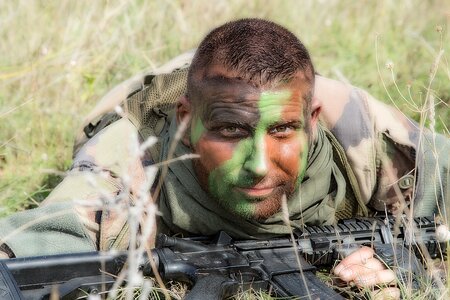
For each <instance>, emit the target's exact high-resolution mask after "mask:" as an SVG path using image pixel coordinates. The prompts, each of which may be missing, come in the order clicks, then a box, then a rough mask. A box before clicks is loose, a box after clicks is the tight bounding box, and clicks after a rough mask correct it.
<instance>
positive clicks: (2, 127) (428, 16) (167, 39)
mask: <svg viewBox="0 0 450 300" xmlns="http://www.w3.org/2000/svg"><path fill="white" fill-rule="evenodd" d="M240 17H261V18H267V19H271V20H274V21H276V22H277V23H280V24H282V25H284V26H286V27H287V28H289V29H290V30H291V31H293V32H294V33H295V34H296V35H297V36H299V37H300V39H301V40H302V41H303V42H304V43H305V45H306V46H307V48H308V49H309V50H310V52H311V55H312V58H313V62H314V63H315V66H316V70H317V71H318V72H319V73H321V74H322V75H325V76H329V77H332V78H335V79H340V80H344V81H349V82H351V83H352V84H354V85H356V86H359V87H362V88H364V89H366V90H368V91H369V92H370V93H371V94H372V95H374V96H375V97H376V98H378V99H380V100H382V101H384V102H386V103H391V104H392V101H393V102H394V103H395V105H397V106H398V107H399V108H400V109H401V110H402V111H404V112H405V113H406V114H407V115H410V116H412V117H413V118H415V119H416V120H418V121H419V118H420V117H421V109H422V106H423V102H424V100H425V95H426V94H427V87H428V86H429V80H430V69H432V66H433V63H434V62H435V60H436V58H437V57H438V56H439V51H440V50H441V49H442V50H444V53H443V55H442V57H441V59H440V61H439V64H438V67H437V71H436V78H435V79H434V80H433V81H432V84H431V90H430V92H431V93H432V94H433V95H434V96H435V99H436V115H435V117H434V119H435V121H436V125H435V127H436V129H437V130H438V131H439V132H443V133H445V134H448V132H449V131H448V128H446V126H449V124H450V122H449V121H450V109H449V107H448V106H449V104H450V67H449V55H448V53H447V52H446V51H449V45H450V42H449V41H450V35H449V30H450V26H449V25H450V2H448V1H445V0H442V1H421V0H409V1H408V0H405V1H350V0H342V1H332V0H331V1H324V0H322V1H319V0H317V1H306V0H305V1H262V0H258V1H244V0H242V1H237V0H231V1H183V0H179V1H162V0H156V1H148V0H141V1H134V0H133V1H131V0H129V1H127V0H123V1H87V0H83V1H68V0H66V1H28V0H16V1H1V2H0V25H1V26H0V39H1V43H0V53H1V55H0V215H6V214H9V213H11V212H13V211H17V210H22V209H26V208H29V207H34V206H36V205H38V203H39V202H40V201H41V200H42V199H44V198H45V196H46V195H47V194H48V192H49V191H50V190H51V188H52V187H54V186H55V185H56V184H57V183H58V182H59V181H60V180H61V177H60V175H58V174H59V173H58V172H59V171H64V170H66V169H67V168H68V167H69V166H70V164H71V148H72V142H73V139H74V135H75V132H76V129H77V128H78V126H79V125H80V124H81V122H82V120H83V118H84V116H85V115H86V114H87V113H88V112H89V111H90V109H92V108H93V107H94V105H95V104H96V103H97V101H98V100H99V99H100V97H101V96H102V95H103V94H105V93H106V92H107V91H108V90H109V89H111V88H112V87H113V86H115V85H116V84H118V83H119V82H121V81H123V80H125V79H127V78H128V77H131V76H132V75H134V74H136V73H137V72H139V71H142V70H146V69H149V68H152V67H156V66H159V65H161V64H163V63H164V62H166V61H167V60H168V59H170V58H172V57H174V56H176V55H178V54H180V53H182V52H184V51H187V50H190V49H192V48H195V47H196V45H197V44H198V43H199V42H200V40H201V39H202V37H203V36H204V35H205V34H206V33H207V32H208V31H209V30H211V29H212V28H214V27H215V26H218V25H220V24H222V23H224V22H226V21H228V20H232V19H236V18H240ZM377 60H378V63H377ZM387 63H389V64H390V65H391V66H393V68H386V64H387ZM378 69H379V70H378ZM383 82H384V83H385V85H386V88H385V87H384V85H383ZM401 94H404V95H409V94H410V95H411V100H412V101H413V102H414V103H413V104H411V102H407V101H405V100H404V99H402V97H401ZM408 97H409V96H408ZM391 99H392V100H391ZM425 124H427V125H429V124H430V121H429V120H426V121H425ZM431 124H433V122H431Z"/></svg>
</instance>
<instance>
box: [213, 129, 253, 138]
mask: <svg viewBox="0 0 450 300" xmlns="http://www.w3.org/2000/svg"><path fill="white" fill-rule="evenodd" d="M219 132H220V134H221V135H222V136H224V137H230V138H238V137H244V136H246V134H247V132H246V131H245V130H244V129H242V128H240V127H237V126H225V127H222V128H220V130H219Z"/></svg>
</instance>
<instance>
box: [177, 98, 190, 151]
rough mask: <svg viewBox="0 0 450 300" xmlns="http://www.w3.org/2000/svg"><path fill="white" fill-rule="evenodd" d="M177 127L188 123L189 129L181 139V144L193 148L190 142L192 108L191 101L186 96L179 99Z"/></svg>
mask: <svg viewBox="0 0 450 300" xmlns="http://www.w3.org/2000/svg"><path fill="white" fill-rule="evenodd" d="M176 116H177V126H180V125H181V124H183V123H188V125H187V128H186V130H185V132H184V134H183V137H182V138H181V142H182V143H183V144H184V145H185V146H187V147H190V146H191V142H190V138H189V136H190V130H191V129H190V121H191V117H192V106H191V101H189V99H188V98H187V97H186V96H182V97H180V98H179V99H178V103H177V112H176Z"/></svg>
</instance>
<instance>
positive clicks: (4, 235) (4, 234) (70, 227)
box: [0, 202, 97, 257]
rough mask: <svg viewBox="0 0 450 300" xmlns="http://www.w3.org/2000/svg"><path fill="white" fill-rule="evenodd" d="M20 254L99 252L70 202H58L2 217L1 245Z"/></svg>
mask: <svg viewBox="0 0 450 300" xmlns="http://www.w3.org/2000/svg"><path fill="white" fill-rule="evenodd" d="M3 243H4V244H6V245H8V247H9V248H10V249H11V250H12V252H13V253H14V255H15V256H16V257H25V256H35V255H52V254H60V253H77V252H87V251H95V250H96V249H97V248H96V245H95V244H94V242H93V241H92V240H91V239H90V238H89V237H88V234H87V233H86V229H85V228H84V226H83V225H82V224H81V222H80V220H79V217H78V216H77V214H76V212H75V210H74V209H73V206H72V204H71V203H70V202H63V203H54V204H50V205H47V206H43V207H41V208H37V209H32V210H28V211H23V212H19V213H16V214H14V215H11V216H9V217H8V218H4V219H1V220H0V244H3Z"/></svg>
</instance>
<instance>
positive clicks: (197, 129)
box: [191, 117, 205, 145]
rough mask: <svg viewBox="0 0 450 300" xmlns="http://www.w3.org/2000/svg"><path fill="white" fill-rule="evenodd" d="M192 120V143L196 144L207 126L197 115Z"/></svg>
mask: <svg viewBox="0 0 450 300" xmlns="http://www.w3.org/2000/svg"><path fill="white" fill-rule="evenodd" d="M192 122H193V123H192V125H193V126H192V130H191V144H193V145H195V144H197V142H198V140H199V139H200V137H201V136H202V134H203V133H204V132H205V127H204V126H203V123H202V120H201V119H200V118H198V117H195V118H194V119H193V120H192Z"/></svg>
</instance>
